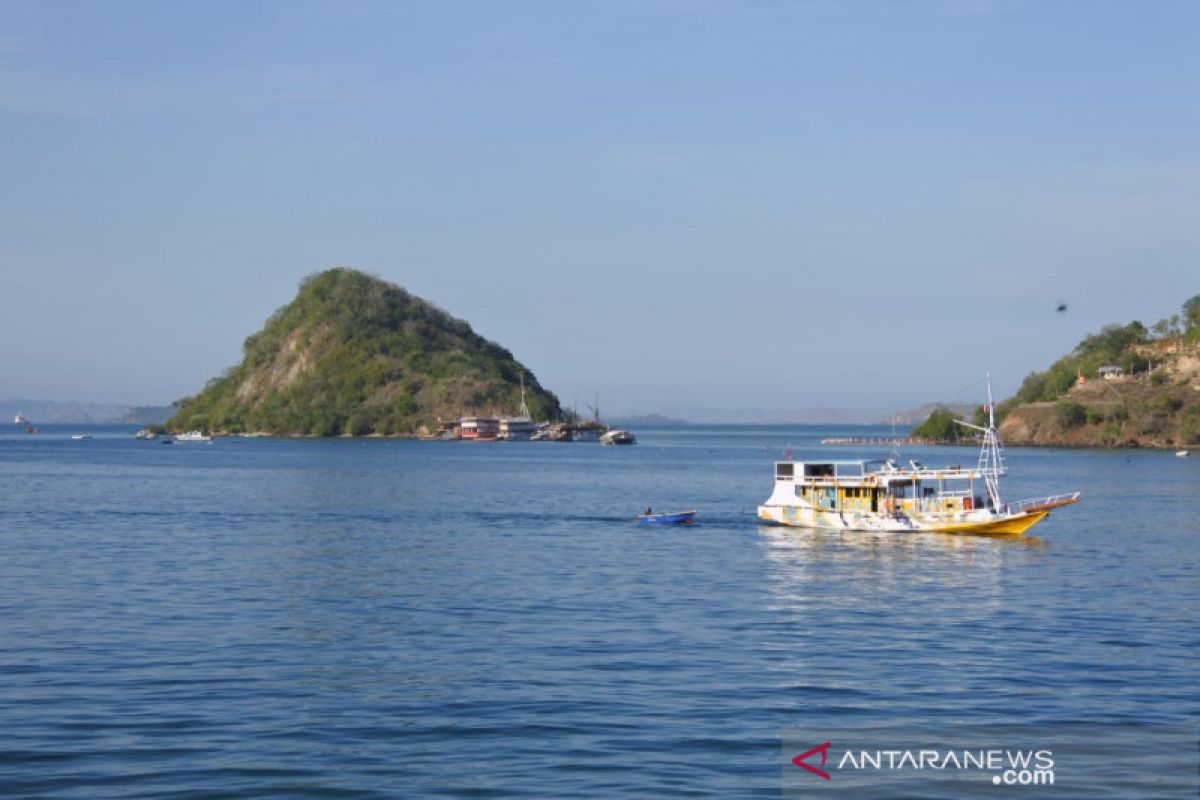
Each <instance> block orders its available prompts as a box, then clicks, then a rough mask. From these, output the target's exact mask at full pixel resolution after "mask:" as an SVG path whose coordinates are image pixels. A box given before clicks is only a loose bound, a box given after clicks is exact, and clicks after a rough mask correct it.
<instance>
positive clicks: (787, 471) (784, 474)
mask: <svg viewBox="0 0 1200 800" xmlns="http://www.w3.org/2000/svg"><path fill="white" fill-rule="evenodd" d="M795 469H796V465H795V464H793V463H791V462H790V461H788V462H786V463H781V464H776V465H775V477H776V478H790V477H792V476H793V475H795V474H796V472H795Z"/></svg>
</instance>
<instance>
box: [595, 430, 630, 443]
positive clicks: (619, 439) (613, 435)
mask: <svg viewBox="0 0 1200 800" xmlns="http://www.w3.org/2000/svg"><path fill="white" fill-rule="evenodd" d="M600 444H637V439H635V438H634V436H633V434H632V433H630V432H629V431H618V430H611V431H609V432H608V433H606V434H604V435H603V436H601V437H600Z"/></svg>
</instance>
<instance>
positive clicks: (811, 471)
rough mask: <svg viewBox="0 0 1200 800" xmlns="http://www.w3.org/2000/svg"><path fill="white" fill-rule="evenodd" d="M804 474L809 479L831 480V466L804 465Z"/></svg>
mask: <svg viewBox="0 0 1200 800" xmlns="http://www.w3.org/2000/svg"><path fill="white" fill-rule="evenodd" d="M804 474H805V476H806V477H809V478H825V477H829V478H832V477H833V464H805V465H804Z"/></svg>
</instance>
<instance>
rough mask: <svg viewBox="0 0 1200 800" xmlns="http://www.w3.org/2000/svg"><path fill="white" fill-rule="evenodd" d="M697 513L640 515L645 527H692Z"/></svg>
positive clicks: (677, 512) (639, 520)
mask: <svg viewBox="0 0 1200 800" xmlns="http://www.w3.org/2000/svg"><path fill="white" fill-rule="evenodd" d="M695 516H696V512H695V511H672V512H671V513H670V514H639V515H638V522H640V523H642V524H643V525H691V524H692V521H693V518H694V517H695Z"/></svg>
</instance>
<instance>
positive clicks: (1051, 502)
mask: <svg viewBox="0 0 1200 800" xmlns="http://www.w3.org/2000/svg"><path fill="white" fill-rule="evenodd" d="M1077 500H1079V492H1067V493H1066V494H1052V495H1050V496H1049V497H1030V498H1028V499H1026V500H1017V501H1015V502H1011V503H1008V504H1007V505H1006V506H1005V508H1006V510H1007V511H1008V513H1010V514H1017V513H1020V512H1022V511H1030V510H1034V509H1040V508H1055V507H1057V506H1065V505H1068V504H1070V503H1074V502H1076V501H1077Z"/></svg>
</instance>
